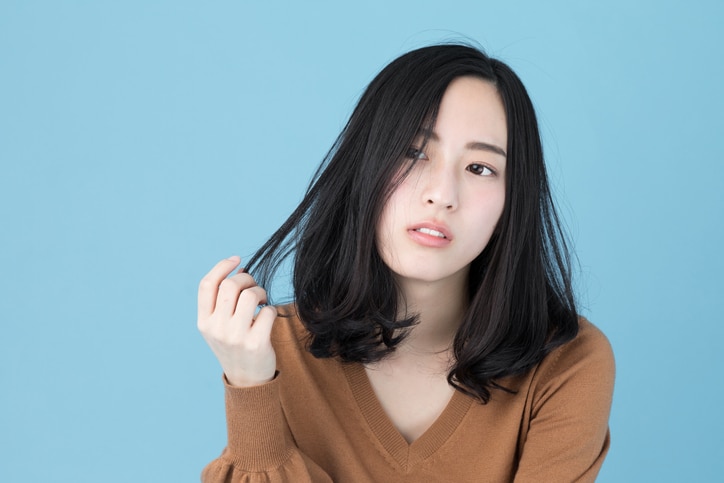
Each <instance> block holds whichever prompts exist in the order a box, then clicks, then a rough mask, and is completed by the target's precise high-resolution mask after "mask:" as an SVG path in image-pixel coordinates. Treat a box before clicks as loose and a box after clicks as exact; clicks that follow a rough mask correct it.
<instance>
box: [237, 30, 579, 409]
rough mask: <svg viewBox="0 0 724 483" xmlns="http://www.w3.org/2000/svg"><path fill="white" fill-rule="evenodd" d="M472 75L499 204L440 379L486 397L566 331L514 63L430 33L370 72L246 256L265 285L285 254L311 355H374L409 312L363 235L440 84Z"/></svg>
mask: <svg viewBox="0 0 724 483" xmlns="http://www.w3.org/2000/svg"><path fill="white" fill-rule="evenodd" d="M461 76H473V77H477V78H480V79H483V80H485V81H487V82H490V83H491V84H493V85H494V86H495V87H496V88H497V90H498V93H499V94H500V97H501V99H502V101H503V105H504V108H505V113H506V118H507V120H506V122H507V130H508V145H507V149H506V152H507V162H506V176H505V177H506V197H505V206H504V209H503V213H502V215H501V218H500V221H499V222H498V227H497V229H496V232H495V233H494V235H493V237H492V238H491V240H490V241H489V243H488V245H487V246H486V248H485V249H484V250H483V252H482V253H481V254H480V255H479V256H478V257H477V258H476V259H475V260H474V261H473V262H472V264H471V267H470V275H469V297H470V298H469V306H468V309H467V311H466V313H465V316H464V319H463V321H462V323H461V325H460V327H459V329H458V332H457V334H456V337H455V340H454V345H453V350H454V365H453V366H452V368H451V369H450V372H449V374H448V381H449V382H450V384H451V385H453V386H454V387H455V388H456V389H458V390H460V391H463V392H464V393H466V394H469V395H471V396H474V397H477V398H478V399H479V400H481V401H482V402H487V401H488V400H489V399H490V396H491V392H490V391H491V389H492V388H500V389H505V388H504V387H502V386H501V385H500V384H499V382H500V380H501V379H502V378H504V377H506V376H512V375H516V374H521V373H524V372H526V371H527V370H529V369H530V368H531V367H533V366H534V365H535V364H537V363H538V362H540V360H541V359H542V358H543V356H545V354H546V353H548V352H549V351H550V350H552V349H553V348H555V347H557V346H559V345H561V344H563V343H565V342H566V341H568V340H570V339H572V338H573V337H575V335H576V333H577V331H578V316H577V312H576V307H575V299H574V294H573V290H572V286H571V275H570V274H571V270H570V260H569V255H568V250H567V247H566V243H565V237H564V236H563V232H562V230H561V227H560V222H559V219H558V216H557V214H556V211H555V208H554V206H553V201H552V198H551V194H550V190H549V186H548V180H547V175H546V170H545V165H544V161H543V151H542V147H541V141H540V135H539V132H538V123H537V120H536V115H535V111H534V109H533V105H532V103H531V100H530V98H529V97H528V94H527V92H526V90H525V87H524V86H523V84H522V83H521V81H520V79H519V78H518V76H517V75H516V74H515V73H514V72H513V71H512V70H511V69H510V68H509V67H508V66H507V65H506V64H504V63H503V62H501V61H499V60H496V59H493V58H490V57H488V56H487V55H486V54H484V53H483V52H481V51H480V50H478V49H476V48H473V47H470V46H467V45H457V44H456V45H435V46H430V47H425V48H421V49H418V50H414V51H412V52H409V53H407V54H404V55H402V56H401V57H399V58H397V59H396V60H394V61H393V62H392V63H390V64H389V65H388V66H387V67H385V68H384V69H383V70H382V71H381V72H380V73H379V74H378V75H377V76H376V77H375V78H374V80H373V81H372V82H371V83H370V85H369V86H368V87H367V89H366V90H365V92H364V93H363V95H362V97H361V98H360V101H359V103H358V104H357V106H356V108H355V109H354V112H353V113H352V116H351V117H350V119H349V121H348V122H347V125H346V126H345V128H344V129H343V131H342V133H341V134H340V135H339V137H338V138H337V140H336V142H335V143H334V145H333V146H332V148H331V150H330V151H329V153H328V154H327V156H326V157H325V159H324V162H323V163H322V165H321V166H320V167H319V169H318V170H317V172H316V174H315V176H314V178H313V181H312V183H311V184H310V187H309V188H308V190H307V192H306V195H305V196H304V198H303V200H302V202H301V203H300V205H299V206H298V207H297V209H296V210H295V211H294V212H293V213H292V214H291V216H290V217H289V218H288V219H287V220H286V221H285V222H284V224H283V225H282V226H281V227H280V228H279V229H278V230H277V231H276V232H275V233H274V234H273V235H272V237H271V238H270V239H269V240H268V241H267V242H266V243H265V244H264V245H263V246H262V247H261V248H260V249H259V250H258V251H257V252H256V253H255V254H254V256H253V257H252V258H251V259H250V261H249V265H248V267H247V269H248V271H249V272H250V273H251V274H252V275H254V276H255V277H256V279H257V281H258V282H259V283H260V285H262V286H265V287H267V288H268V287H269V285H270V284H271V281H272V278H273V277H274V274H275V272H276V271H277V270H278V268H279V267H280V265H281V264H282V262H283V261H284V259H285V258H287V257H288V256H289V255H291V254H293V255H294V274H293V286H294V299H295V304H296V310H297V313H298V315H299V317H300V319H301V321H302V322H303V324H304V325H305V326H306V328H307V329H308V331H309V334H310V339H309V345H308V348H309V350H310V352H311V353H312V354H313V355H314V356H316V357H339V358H340V359H341V360H343V361H348V362H362V363H367V362H374V361H378V360H380V359H381V358H383V357H385V356H386V355H388V354H389V353H390V352H391V351H393V350H394V349H395V346H396V345H397V344H398V343H399V342H400V340H402V339H403V338H404V336H405V335H406V334H407V333H408V331H409V329H410V328H411V327H412V326H413V325H414V323H415V321H416V317H415V315H414V314H408V315H406V316H405V317H403V318H398V313H405V314H407V311H406V310H404V309H405V307H403V310H402V311H398V300H399V299H398V293H397V288H396V285H395V281H394V279H393V277H392V274H391V271H390V270H389V268H388V267H387V266H386V265H385V264H384V262H383V261H382V259H381V257H380V255H379V253H378V250H377V247H376V241H375V238H376V236H375V235H376V229H375V228H376V226H377V222H378V220H379V218H380V214H381V212H382V208H383V206H384V204H385V202H386V200H387V199H388V197H389V195H390V194H391V192H392V191H393V190H394V188H395V186H396V184H397V183H398V182H399V176H396V174H397V173H399V172H400V169H401V167H402V166H403V165H404V163H409V159H407V158H406V156H405V154H406V152H407V150H408V149H409V147H410V145H411V144H412V142H413V140H414V139H415V136H416V135H417V134H418V132H420V130H421V128H423V127H430V126H431V125H434V120H435V118H436V115H437V110H438V108H439V105H440V101H441V99H442V96H443V94H444V93H445V90H446V89H447V87H448V85H449V84H450V82H451V81H453V80H454V79H456V78H458V77H461Z"/></svg>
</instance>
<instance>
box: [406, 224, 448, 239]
mask: <svg viewBox="0 0 724 483" xmlns="http://www.w3.org/2000/svg"><path fill="white" fill-rule="evenodd" d="M413 231H416V232H418V233H424V234H426V235H430V236H436V237H438V238H447V237H446V236H445V234H444V233H443V232H441V231H437V230H433V229H432V228H424V227H423V228H415V229H414V230H413Z"/></svg>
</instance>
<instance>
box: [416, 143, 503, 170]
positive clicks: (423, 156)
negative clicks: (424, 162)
mask: <svg viewBox="0 0 724 483" xmlns="http://www.w3.org/2000/svg"><path fill="white" fill-rule="evenodd" d="M406 157H407V158H408V159H413V160H420V159H427V155H426V154H425V153H424V152H423V151H422V150H420V149H417V148H409V149H408V150H407V154H406ZM465 170H466V171H469V172H471V173H473V174H475V175H477V176H495V175H496V174H497V173H496V172H495V170H494V169H492V168H490V167H489V166H486V165H484V164H480V163H472V164H469V165H468V166H466V167H465ZM486 170H487V173H486Z"/></svg>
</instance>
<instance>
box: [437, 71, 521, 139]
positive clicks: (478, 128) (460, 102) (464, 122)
mask: <svg viewBox="0 0 724 483" xmlns="http://www.w3.org/2000/svg"><path fill="white" fill-rule="evenodd" d="M434 130H435V132H436V133H437V135H438V136H440V137H441V138H442V137H445V136H448V137H450V136H453V137H460V136H462V137H475V138H481V139H480V140H483V141H488V142H493V141H494V142H495V143H496V144H501V145H502V147H505V145H506V142H507V138H508V137H507V124H506V115H505V108H504V106H503V101H502V99H501V97H500V94H499V93H498V89H497V87H496V86H495V85H494V84H492V83H491V82H488V81H486V80H483V79H480V78H477V77H470V76H466V77H458V78H457V79H454V80H453V81H452V82H451V83H450V84H449V85H448V87H447V89H446V90H445V93H444V95H443V97H442V100H441V102H440V107H439V109H438V114H437V118H436V120H435V126H434Z"/></svg>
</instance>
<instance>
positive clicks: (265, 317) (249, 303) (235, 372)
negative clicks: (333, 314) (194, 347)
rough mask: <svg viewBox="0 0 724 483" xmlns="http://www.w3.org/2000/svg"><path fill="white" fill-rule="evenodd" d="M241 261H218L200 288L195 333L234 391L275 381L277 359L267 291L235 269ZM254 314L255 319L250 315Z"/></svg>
mask: <svg viewBox="0 0 724 483" xmlns="http://www.w3.org/2000/svg"><path fill="white" fill-rule="evenodd" d="M240 262H241V259H240V258H239V257H236V256H234V257H231V258H227V259H225V260H221V261H220V262H219V263H217V264H216V266H215V267H214V268H212V269H211V271H210V272H209V273H207V274H206V276H205V277H204V278H203V279H201V283H200V284H199V301H198V307H199V312H198V328H199V331H200V332H201V334H202V335H203V336H204V339H206V342H207V343H208V344H209V347H211V350H212V351H213V352H214V355H216V358H217V359H218V360H219V363H221V367H222V368H223V370H224V374H225V375H226V379H227V380H228V381H229V383H230V384H232V385H234V386H241V387H249V386H256V385H258V384H263V383H265V382H268V381H270V380H272V379H273V378H274V374H275V373H276V354H275V353H274V348H273V347H272V344H271V328H272V324H273V323H274V319H276V316H277V311H276V308H275V307H273V306H271V305H267V306H264V307H262V308H261V310H259V312H258V313H256V310H257V307H258V306H259V305H260V304H265V303H266V301H267V296H266V291H265V290H264V289H263V288H261V287H260V286H258V285H257V284H256V282H255V281H254V279H253V278H252V276H251V275H249V274H248V273H245V272H243V271H242V270H239V272H237V273H236V274H234V275H233V276H231V277H229V274H230V273H231V272H233V271H234V269H235V268H236V267H237V266H238V265H239V263H240ZM255 313H256V316H255V315H254V314H255Z"/></svg>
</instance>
